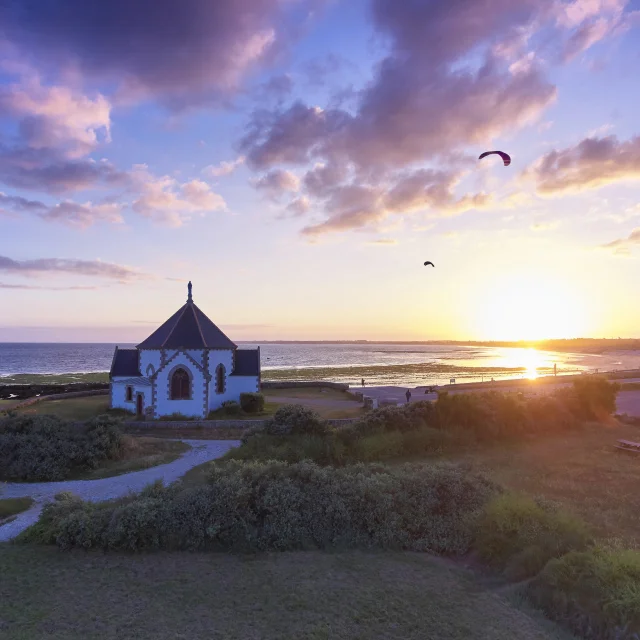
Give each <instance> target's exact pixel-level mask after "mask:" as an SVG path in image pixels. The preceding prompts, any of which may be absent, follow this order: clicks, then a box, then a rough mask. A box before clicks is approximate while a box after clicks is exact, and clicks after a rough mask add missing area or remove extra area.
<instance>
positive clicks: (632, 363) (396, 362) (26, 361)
mask: <svg viewBox="0 0 640 640" xmlns="http://www.w3.org/2000/svg"><path fill="white" fill-rule="evenodd" d="M256 345H259V346H260V347H261V362H262V372H263V379H264V380H283V381H284V380H311V379H317V380H328V381H333V382H346V383H348V384H351V385H355V384H360V381H361V380H362V378H364V379H365V381H366V383H367V384H369V385H384V384H396V385H413V386H418V385H421V384H446V383H448V382H449V381H450V380H451V379H456V380H458V381H465V382H475V381H480V380H487V379H491V378H494V379H507V378H522V377H529V378H531V377H536V376H541V375H549V374H551V373H552V372H553V368H554V365H555V366H556V369H557V372H558V374H560V375H562V374H567V373H579V372H583V371H588V372H596V371H601V372H604V371H613V370H623V369H624V370H626V369H636V368H640V351H635V350H633V351H608V352H605V353H581V352H565V351H551V350H541V349H534V348H527V347H502V346H485V345H483V344H482V343H480V344H474V343H468V344H465V343H454V342H444V343H437V342H424V343H417V342H370V341H354V342H347V341H344V342H343V341H340V342H328V341H327V342H306V341H305V342H299V341H296V342H293V341H290V342H257V341H255V342H240V343H238V346H239V347H240V348H242V347H243V346H251V347H255V346H256ZM118 346H120V347H121V348H132V347H134V346H135V345H134V344H126V343H125V344H122V343H121V344H119V345H118ZM114 348H115V344H113V343H44V342H42V343H17V342H14V343H0V382H2V381H3V380H4V382H5V383H7V382H11V378H12V376H16V375H20V376H24V375H28V374H31V375H61V374H66V375H68V376H70V377H73V376H74V375H75V376H78V377H81V376H82V375H85V374H96V373H105V372H108V371H109V369H110V367H111V360H112V358H113V351H114Z"/></svg>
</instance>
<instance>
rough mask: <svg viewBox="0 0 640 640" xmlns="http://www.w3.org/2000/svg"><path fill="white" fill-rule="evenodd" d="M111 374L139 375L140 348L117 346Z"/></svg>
mask: <svg viewBox="0 0 640 640" xmlns="http://www.w3.org/2000/svg"><path fill="white" fill-rule="evenodd" d="M109 375H111V376H127V377H130V376H134V377H135V376H139V375H140V369H139V365H138V350H137V349H120V348H118V347H116V350H115V353H114V354H113V362H112V363H111V371H110V372H109Z"/></svg>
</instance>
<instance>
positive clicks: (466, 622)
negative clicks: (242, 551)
mask: <svg viewBox="0 0 640 640" xmlns="http://www.w3.org/2000/svg"><path fill="white" fill-rule="evenodd" d="M0 565H1V566H2V567H3V570H2V572H1V573H0V629H2V637H3V639H5V640H18V639H22V638H42V637H47V638H50V639H56V638H59V639H62V638H64V639H68V638H82V639H83V640H84V639H85V638H86V639H92V638H95V639H97V638H101V639H102V638H104V639H107V640H108V639H114V640H115V639H117V640H120V639H121V638H141V639H146V638H149V639H154V640H156V639H157V640H163V639H167V640H168V639H169V638H171V639H172V640H173V639H174V638H219V639H220V640H222V639H224V640H234V639H237V640H245V639H256V640H257V639H261V640H269V639H274V640H275V639H278V640H288V639H290V640H294V639H295V640H298V639H303V638H306V639H310V640H311V639H313V640H320V639H325V638H326V639H328V638H332V639H333V638H336V639H347V638H348V639H362V640H365V639H367V640H368V639H373V640H375V639H383V638H384V639H385V640H395V639H397V640H412V639H415V640H418V639H420V640H425V639H428V640H431V639H432V640H447V639H449V640H458V639H459V640H463V639H464V640H467V639H468V640H481V639H482V640H485V639H488V638H491V640H511V639H512V638H519V639H520V640H534V639H535V640H551V639H555V640H562V639H564V640H566V639H567V638H568V636H567V635H565V634H563V633H562V632H560V631H558V630H557V628H556V627H555V626H553V625H552V624H551V623H549V622H546V621H544V620H542V619H541V618H540V617H539V616H537V615H534V614H532V613H531V612H530V611H528V610H526V609H520V608H518V607H517V606H516V605H515V604H514V603H513V602H512V601H511V600H509V599H507V598H505V597H504V596H501V595H499V594H498V593H495V592H492V591H489V590H487V589H484V588H483V587H482V586H481V585H480V584H479V583H478V582H477V581H476V579H475V578H474V577H473V575H472V574H470V573H468V572H467V571H465V570H464V569H462V568H459V567H456V566H453V565H452V564H450V563H447V562H445V561H442V560H439V559H436V558H431V557H429V556H426V555H419V554H410V553H377V554H373V553H371V554H367V553H360V552H352V553H336V554H329V553H319V552H297V553H280V554H264V555H247V556H237V555H223V554H201V553H154V554H149V555H124V554H116V553H109V554H99V553H86V552H78V553H76V552H65V553H61V552H60V551H59V550H57V549H54V548H43V547H33V546H30V545H29V546H19V545H7V544H2V545H0Z"/></svg>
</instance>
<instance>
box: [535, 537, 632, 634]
mask: <svg viewBox="0 0 640 640" xmlns="http://www.w3.org/2000/svg"><path fill="white" fill-rule="evenodd" d="M639 585H640V552H638V551H630V550H626V551H604V550H602V549H593V550H591V551H586V552H572V553H568V554H567V555H565V556H563V557H562V558H558V559H556V560H552V561H551V562H549V564H547V566H546V567H545V568H544V569H543V570H542V572H541V573H540V574H539V575H538V576H537V577H536V578H534V579H533V581H532V582H531V583H530V584H529V586H528V588H527V593H528V595H529V597H530V598H531V600H532V601H533V603H534V604H535V605H536V606H538V607H540V608H542V609H543V610H544V611H545V613H546V614H547V615H548V616H549V617H551V618H553V619H555V620H557V621H559V622H563V623H565V624H567V625H568V626H569V627H571V628H572V629H573V631H575V632H577V633H579V634H581V635H583V636H584V637H586V638H601V639H602V640H623V639H627V638H629V639H632V638H638V636H639V635H640V586H639Z"/></svg>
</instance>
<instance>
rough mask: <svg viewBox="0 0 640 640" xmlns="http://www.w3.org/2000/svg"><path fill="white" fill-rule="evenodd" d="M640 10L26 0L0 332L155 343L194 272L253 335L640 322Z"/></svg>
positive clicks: (12, 16) (421, 2)
mask: <svg viewBox="0 0 640 640" xmlns="http://www.w3.org/2000/svg"><path fill="white" fill-rule="evenodd" d="M639 31H640V0H572V1H567V0H519V1H518V2H513V0H455V1H451V2H441V1H440V0H218V1H217V2H211V1H210V0H179V1H178V0H153V1H151V0H137V1H136V2H131V1H130V0H110V1H107V0H96V1H95V2H86V1H85V0H47V1H46V2H44V1H43V0H5V1H4V2H3V3H2V4H1V5H0V342H2V341H7V342H11V341H23V342H30V341H45V342H46V341H52V342H55V341H61V342H69V341H78V342H79V341H89V342H92V341H95V342H121V343H126V342H136V341H138V340H142V339H144V338H145V337H146V336H147V335H148V334H150V333H151V332H152V331H153V330H154V329H155V328H156V327H157V326H158V325H159V324H161V323H162V322H164V320H166V319H167V318H168V317H169V316H170V315H171V314H172V313H174V312H175V311H176V310H177V309H178V308H179V307H180V306H181V305H182V304H184V302H185V300H186V294H187V282H188V281H189V280H191V281H192V282H193V297H194V301H195V302H196V304H197V305H198V306H199V307H200V308H201V309H202V310H203V311H204V312H205V313H206V314H207V315H208V316H209V317H210V318H211V319H212V320H213V321H214V322H215V323H216V324H218V326H220V327H221V328H222V329H223V330H224V331H225V332H226V333H227V334H228V335H229V336H230V337H231V338H232V339H234V340H236V341H242V340H252V339H253V340H279V339H284V340H287V339H288V340H314V339H327V340H331V339H344V340H349V339H370V340H432V339H453V340H518V339H527V340H529V339H543V338H570V337H586V336H590V337H638V336H640V296H638V295H637V290H638V285H637V283H638V281H639V278H640V263H639V262H638V258H639V257H640V124H639V123H638V119H637V105H638V104H640V79H639V78H638V73H637V69H638V68H639V66H640V37H639V36H640V34H639ZM493 149H501V150H504V151H506V152H508V153H510V154H511V156H512V163H511V165H510V166H508V167H505V166H503V164H502V161H501V160H500V158H499V157H497V156H495V155H494V156H490V157H488V158H485V159H483V160H481V161H479V160H478V155H479V154H480V153H481V152H482V151H485V150H493ZM426 260H429V261H432V262H433V263H434V264H435V267H431V266H426V267H425V266H424V264H423V263H424V262H425V261H426Z"/></svg>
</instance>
